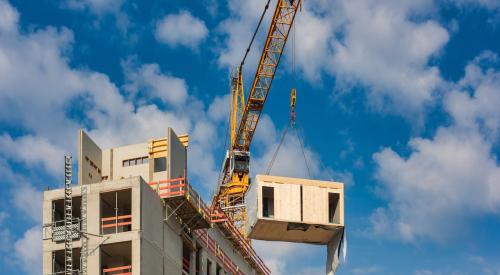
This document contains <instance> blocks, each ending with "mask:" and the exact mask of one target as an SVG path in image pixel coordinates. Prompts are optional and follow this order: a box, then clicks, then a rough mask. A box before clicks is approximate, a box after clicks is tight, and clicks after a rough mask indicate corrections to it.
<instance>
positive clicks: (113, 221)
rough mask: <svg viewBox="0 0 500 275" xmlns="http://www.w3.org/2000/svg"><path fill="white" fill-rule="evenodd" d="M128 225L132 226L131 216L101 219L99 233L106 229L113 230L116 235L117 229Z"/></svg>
mask: <svg viewBox="0 0 500 275" xmlns="http://www.w3.org/2000/svg"><path fill="white" fill-rule="evenodd" d="M128 225H132V215H122V216H113V217H106V218H102V219H101V231H102V232H103V233H104V229H106V228H115V233H118V228H125V226H128ZM126 231H129V230H126Z"/></svg>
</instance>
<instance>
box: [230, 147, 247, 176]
mask: <svg viewBox="0 0 500 275" xmlns="http://www.w3.org/2000/svg"><path fill="white" fill-rule="evenodd" d="M230 158H231V159H230V162H229V165H230V166H229V169H230V171H231V174H233V175H235V174H236V175H240V174H241V175H243V174H248V173H249V172H250V152H246V151H233V153H232V154H231V156H230Z"/></svg>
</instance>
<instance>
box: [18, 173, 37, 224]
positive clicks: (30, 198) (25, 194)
mask: <svg viewBox="0 0 500 275" xmlns="http://www.w3.org/2000/svg"><path fill="white" fill-rule="evenodd" d="M12 193H13V200H14V205H15V206H16V207H17V208H18V209H20V210H21V211H22V212H23V214H26V215H27V216H28V219H27V220H28V221H34V222H36V223H37V224H41V221H42V201H43V199H42V192H41V191H39V190H37V189H36V188H35V187H33V185H31V184H29V183H22V182H17V183H16V185H15V188H14V190H13V191H12Z"/></svg>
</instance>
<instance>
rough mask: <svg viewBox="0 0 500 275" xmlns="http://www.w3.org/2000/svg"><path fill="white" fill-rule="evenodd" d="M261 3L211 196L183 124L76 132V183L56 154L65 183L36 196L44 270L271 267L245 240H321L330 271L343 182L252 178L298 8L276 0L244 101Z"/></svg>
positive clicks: (251, 270) (118, 274)
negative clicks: (109, 138)
mask: <svg viewBox="0 0 500 275" xmlns="http://www.w3.org/2000/svg"><path fill="white" fill-rule="evenodd" d="M270 2H271V1H270V0H269V1H268V2H267V4H266V6H265V9H264V11H263V13H262V16H261V17H260V20H259V23H258V25H257V28H256V30H255V33H254V35H253V37H252V38H251V40H250V44H249V46H248V48H247V50H246V52H245V54H244V57H243V59H242V61H241V63H240V65H239V66H238V67H237V68H236V69H235V70H233V72H232V73H231V77H230V95H231V99H230V102H231V104H230V119H229V121H230V137H229V139H230V142H229V147H228V148H227V153H226V155H225V158H224V159H223V161H222V169H221V173H220V177H219V179H218V182H217V185H216V191H215V194H214V195H213V197H212V201H211V203H209V204H206V203H205V202H204V201H203V198H202V197H201V196H200V195H199V194H198V193H197V191H196V190H195V189H194V188H193V186H192V185H191V184H190V182H189V179H188V174H189V173H188V170H189V167H187V158H188V143H189V136H188V135H187V134H184V135H179V136H178V135H176V134H175V132H174V131H173V130H172V129H170V128H168V129H167V130H166V133H165V136H164V137H160V138H152V139H151V140H149V141H147V142H146V141H144V142H143V143H139V144H133V145H127V146H122V147H116V148H109V149H101V148H100V147H99V146H98V145H97V144H96V143H95V142H94V141H92V139H91V138H90V137H89V136H88V135H87V134H86V133H85V132H84V131H83V130H80V132H79V143H78V144H79V147H78V152H79V155H78V185H76V186H74V185H72V171H73V169H72V160H71V158H70V157H66V158H65V184H64V188H61V189H56V190H47V191H45V192H44V194H43V198H44V201H43V274H65V275H71V274H82V275H86V274H102V275H129V274H131V275H139V274H145V275H149V274H152V275H153V274H155V275H156V274H163V275H167V274H189V275H194V274H207V275H211V274H215V275H220V274H270V273H271V271H270V270H269V268H268V267H267V266H266V265H265V263H264V261H263V260H262V259H261V258H260V257H259V256H258V255H257V253H256V252H255V251H254V249H253V248H252V244H251V241H250V239H258V240H265V241H285V242H298V243H309V244H316V245H326V246H327V251H328V252H327V254H328V255H327V256H326V258H327V265H326V273H327V274H334V273H335V272H336V269H337V266H338V254H339V250H340V249H339V248H340V244H341V240H342V238H343V236H345V234H344V188H343V184H342V183H340V182H333V181H318V180H312V179H297V178H290V177H279V176H269V175H257V176H256V177H255V179H254V180H253V181H251V179H250V147H251V144H252V140H253V136H254V134H255V131H256V129H257V125H258V122H259V118H260V116H261V114H262V112H263V109H264V105H265V102H266V99H267V97H268V95H269V92H270V89H271V85H272V82H273V79H274V76H275V73H276V70H277V68H278V65H279V62H280V59H281V56H282V54H283V51H284V48H285V45H286V42H287V40H288V37H289V34H290V33H291V30H292V26H293V24H294V20H295V17H296V14H297V12H298V11H299V10H300V9H301V0H276V7H275V9H274V13H273V16H272V19H271V23H270V26H269V29H268V32H267V36H266V39H265V43H264V47H263V49H262V52H261V55H260V60H259V62H258V64H257V69H256V72H255V75H254V78H253V80H252V84H251V87H250V89H249V93H248V96H247V97H246V100H245V93H244V82H243V66H244V64H245V60H246V57H247V55H248V52H249V51H250V49H251V46H252V43H253V42H254V40H255V37H256V34H257V32H258V30H259V28H260V25H261V23H262V22H263V18H264V16H265V13H266V11H267V10H268V8H269V4H270ZM292 34H293V35H292V36H293V37H294V33H292ZM293 39H294V38H293ZM293 44H294V43H292V45H293ZM294 55H295V48H294V47H293V48H292V59H294V58H295V57H294ZM292 64H295V62H292ZM292 71H293V72H294V73H295V69H293V70H292ZM292 86H293V87H292V89H291V90H292V93H291V96H290V107H291V112H290V125H292V126H293V125H295V117H296V113H295V105H296V99H297V94H296V89H295V87H294V85H292ZM221 140H223V139H221ZM278 149H279V146H278ZM272 161H274V159H273V160H272Z"/></svg>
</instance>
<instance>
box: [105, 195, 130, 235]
mask: <svg viewBox="0 0 500 275" xmlns="http://www.w3.org/2000/svg"><path fill="white" fill-rule="evenodd" d="M131 209H132V191H131V190H130V189H126V190H120V191H114V192H107V193H102V194H101V218H100V222H101V234H103V235H104V234H116V233H120V232H127V231H131V230H132V210H131Z"/></svg>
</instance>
